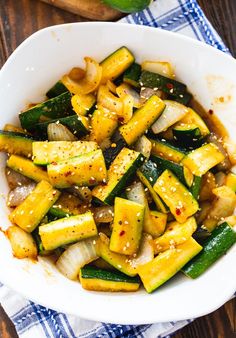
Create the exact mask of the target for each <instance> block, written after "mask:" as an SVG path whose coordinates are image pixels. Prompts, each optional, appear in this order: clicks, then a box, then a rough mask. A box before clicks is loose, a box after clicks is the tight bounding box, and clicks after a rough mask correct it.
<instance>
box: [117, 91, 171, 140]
mask: <svg viewBox="0 0 236 338" xmlns="http://www.w3.org/2000/svg"><path fill="white" fill-rule="evenodd" d="M164 108H165V103H164V102H163V101H162V100H161V99H160V98H159V97H158V96H156V95H153V96H151V97H150V98H149V99H148V100H147V101H146V102H145V104H144V105H143V106H142V107H141V108H139V109H137V110H136V111H135V113H134V115H133V117H132V118H131V120H130V121H129V122H128V123H127V124H124V125H123V126H121V127H120V128H119V131H120V134H121V136H122V137H123V138H124V140H125V141H126V143H127V144H128V145H131V144H133V143H134V142H135V141H137V139H138V138H139V137H140V136H142V135H143V134H144V133H145V131H146V130H147V129H149V128H150V127H151V125H152V124H153V123H154V122H155V121H156V119H157V118H158V117H159V116H160V115H161V113H162V112H163V110H164Z"/></svg>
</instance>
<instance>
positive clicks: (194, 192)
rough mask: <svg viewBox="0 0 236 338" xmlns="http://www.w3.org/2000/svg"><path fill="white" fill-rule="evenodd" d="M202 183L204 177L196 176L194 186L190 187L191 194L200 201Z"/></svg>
mask: <svg viewBox="0 0 236 338" xmlns="http://www.w3.org/2000/svg"><path fill="white" fill-rule="evenodd" d="M201 183H202V177H200V176H194V179H193V184H192V186H191V187H190V189H189V190H190V192H191V194H192V195H193V197H194V198H195V199H196V200H198V199H199V193H200V189H201Z"/></svg>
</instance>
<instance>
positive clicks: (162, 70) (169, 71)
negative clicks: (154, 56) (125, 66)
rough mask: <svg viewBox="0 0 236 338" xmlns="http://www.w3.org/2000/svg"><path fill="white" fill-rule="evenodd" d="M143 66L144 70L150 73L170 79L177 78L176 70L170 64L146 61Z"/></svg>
mask: <svg viewBox="0 0 236 338" xmlns="http://www.w3.org/2000/svg"><path fill="white" fill-rule="evenodd" d="M141 66H142V70H147V71H148V72H152V73H157V74H160V75H163V76H165V77H168V78H170V79H173V78H174V77H175V74H174V70H173V68H172V65H171V64H170V63H169V62H163V61H144V62H142V65H141Z"/></svg>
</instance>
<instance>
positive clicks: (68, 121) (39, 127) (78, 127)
mask: <svg viewBox="0 0 236 338" xmlns="http://www.w3.org/2000/svg"><path fill="white" fill-rule="evenodd" d="M58 121H59V123H61V124H63V125H64V126H65V127H67V128H68V129H69V130H70V131H71V132H72V134H74V135H75V136H76V137H82V136H85V135H87V134H88V133H89V130H88V129H87V128H86V127H85V126H84V125H83V123H82V121H81V120H79V118H78V115H77V114H76V115H70V116H67V117H62V118H58V119H54V120H50V121H47V122H42V123H37V124H36V125H35V126H34V133H35V134H36V136H38V138H40V139H41V140H47V139H48V135H47V128H48V125H49V124H50V123H56V122H58Z"/></svg>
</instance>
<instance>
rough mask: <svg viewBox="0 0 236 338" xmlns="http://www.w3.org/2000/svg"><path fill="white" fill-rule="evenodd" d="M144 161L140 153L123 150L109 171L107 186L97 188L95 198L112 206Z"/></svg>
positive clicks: (94, 191)
mask: <svg viewBox="0 0 236 338" xmlns="http://www.w3.org/2000/svg"><path fill="white" fill-rule="evenodd" d="M143 161H144V157H143V156H142V155H141V154H140V153H138V152H136V151H134V150H131V149H128V148H123V149H122V150H121V152H120V153H119V154H118V156H117V157H116V158H115V160H114V161H113V162H112V164H111V166H110V168H109V170H108V181H107V184H106V185H99V186H97V187H95V188H94V189H93V191H92V194H93V197H94V198H95V199H96V200H98V201H99V202H100V203H104V204H112V203H113V200H114V198H115V197H116V196H117V195H119V194H120V192H121V191H122V189H124V187H125V186H126V185H127V184H128V182H129V180H130V179H131V178H132V177H133V175H134V174H135V173H136V170H137V169H138V168H139V167H140V166H141V165H142V163H143Z"/></svg>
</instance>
